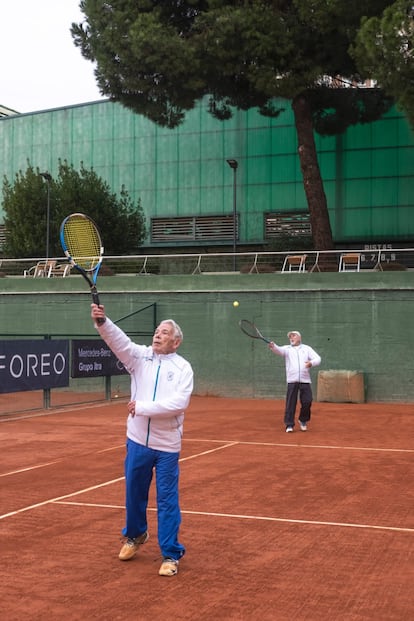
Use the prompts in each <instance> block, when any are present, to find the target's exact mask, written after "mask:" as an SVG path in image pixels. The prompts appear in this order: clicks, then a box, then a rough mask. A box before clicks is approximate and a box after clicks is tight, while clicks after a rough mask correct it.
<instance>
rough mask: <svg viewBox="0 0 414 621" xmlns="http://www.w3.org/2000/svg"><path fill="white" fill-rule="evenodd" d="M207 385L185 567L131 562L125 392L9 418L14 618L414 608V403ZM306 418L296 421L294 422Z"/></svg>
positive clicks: (334, 616)
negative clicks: (124, 532)
mask: <svg viewBox="0 0 414 621" xmlns="http://www.w3.org/2000/svg"><path fill="white" fill-rule="evenodd" d="M282 415H283V402H282V401H271V400H236V399H226V398H214V397H210V398H202V397H194V398H193V399H192V403H191V406H190V408H189V411H188V412H187V417H186V424H185V437H184V442H183V450H182V454H181V486H180V487H181V509H182V517H183V523H182V528H181V539H182V541H183V543H184V544H185V545H186V547H187V554H186V556H185V557H184V558H183V560H182V561H181V563H180V569H179V574H178V576H176V577H173V578H167V577H160V576H158V568H159V565H160V561H161V558H160V553H159V550H158V545H157V536H156V512H155V499H154V496H151V498H150V511H149V530H150V540H149V541H148V543H147V544H145V545H144V546H142V547H141V549H140V551H139V554H138V555H137V557H136V558H135V559H134V560H132V561H128V562H121V561H119V560H118V552H119V549H120V546H121V541H120V532H121V528H122V526H123V520H124V509H123V505H124V482H123V458H124V436H125V416H126V401H122V402H121V401H116V402H112V403H111V404H105V405H102V404H99V405H88V406H83V407H78V408H73V409H69V407H68V408H66V409H61V410H60V411H48V412H36V413H35V414H30V413H29V412H26V413H24V414H19V415H7V416H1V417H0V442H1V456H2V458H1V472H0V474H1V490H2V491H1V499H0V503H1V504H0V533H1V542H0V543H1V564H0V589H1V616H2V619H4V620H5V621H20V620H23V619H24V620H26V621H27V620H31V621H40V620H42V621H43V620H44V619H52V620H53V621H56V620H61V619H62V620H63V619H64V620H71V621H78V620H79V621H85V620H86V619H99V620H100V621H114V620H127V619H139V620H143V621H147V620H148V621H149V620H157V619H160V620H163V619H183V620H186V619H192V620H193V619H213V620H216V619H217V620H218V619H220V620H231V621H238V620H240V621H242V620H243V621H244V620H246V621H247V620H258V621H267V620H269V621H270V620H272V621H274V620H283V621H305V620H306V621H313V620H315V621H316V620H318V621H319V620H320V619H324V620H325V619H326V620H330V621H331V620H340V621H363V620H368V619H369V620H375V621H380V620H386V621H392V620H395V621H403V620H408V619H412V618H414V603H413V586H412V585H413V583H414V512H413V500H414V498H413V480H414V466H413V460H414V446H413V433H412V426H413V423H412V421H413V406H412V405H404V404H362V405H355V404H332V403H314V409H313V418H312V424H311V426H310V428H309V431H308V432H306V433H301V432H300V431H296V430H295V433H293V434H286V433H285V432H284V427H283V424H282ZM296 429H298V428H297V427H296Z"/></svg>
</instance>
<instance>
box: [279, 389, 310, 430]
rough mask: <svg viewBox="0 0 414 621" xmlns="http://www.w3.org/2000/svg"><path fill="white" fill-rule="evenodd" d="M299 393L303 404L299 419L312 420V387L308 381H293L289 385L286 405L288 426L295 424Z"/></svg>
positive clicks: (303, 421)
mask: <svg viewBox="0 0 414 621" xmlns="http://www.w3.org/2000/svg"><path fill="white" fill-rule="evenodd" d="M298 395H299V399H300V406H301V407H300V413H299V420H300V421H302V423H307V422H308V421H309V420H310V417H311V405H312V387H311V385H310V384H308V383H306V384H304V383H300V382H293V383H291V384H288V385H287V392H286V407H285V425H286V427H294V426H295V411H296V405H297V402H298Z"/></svg>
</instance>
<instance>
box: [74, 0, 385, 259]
mask: <svg viewBox="0 0 414 621" xmlns="http://www.w3.org/2000/svg"><path fill="white" fill-rule="evenodd" d="M391 4H392V3H391V2H389V1H387V0H346V2H345V1H344V0H309V1H307V2H304V1H303V0H231V1H227V2H225V1H222V0H187V1H185V0H176V1H171V0H162V1H161V0H153V1H151V0H138V1H136V0H117V1H116V0H115V1H112V2H102V1H100V0H82V2H81V4H80V7H81V10H82V12H83V13H84V15H85V17H86V21H85V22H84V23H80V24H72V29H71V31H72V36H73V39H74V43H75V45H76V46H78V47H79V48H80V49H81V52H82V54H83V56H84V57H85V58H87V59H89V60H92V61H96V63H97V67H96V78H97V83H98V86H99V88H100V91H101V92H102V94H103V95H107V96H109V97H110V99H112V100H114V101H118V102H120V103H121V104H123V105H124V106H126V107H128V108H130V109H131V110H133V111H134V112H136V113H139V114H143V115H145V116H146V117H147V118H149V119H151V120H153V121H154V122H155V123H157V124H159V125H164V126H167V127H176V126H177V125H179V124H180V123H181V122H182V121H183V119H184V118H185V114H186V112H187V111H188V110H191V109H192V108H194V106H195V104H196V102H197V101H199V100H200V99H202V98H203V97H207V99H208V109H209V112H210V113H211V114H212V115H213V116H214V117H216V118H218V119H221V120H224V119H228V118H230V117H231V115H232V114H233V110H234V109H235V108H237V109H241V110H248V109H249V108H253V107H256V108H258V110H259V111H260V113H261V114H263V115H267V116H276V115H278V114H280V112H281V111H282V109H283V106H284V105H286V104H281V98H283V99H284V100H286V99H287V100H290V101H291V102H292V108H293V111H294V114H295V123H296V129H297V133H298V153H299V158H300V162H301V168H302V174H303V178H304V189H305V193H306V198H307V201H308V206H309V211H310V217H311V224H312V231H313V236H314V243H315V245H316V246H317V247H318V248H319V249H322V250H323V249H329V248H331V247H332V244H333V242H332V233H331V229H330V223H329V215H328V210H327V204H326V196H325V193H324V189H323V183H322V179H321V175H320V171H319V166H318V161H317V154H316V148H315V144H314V136H313V130H314V128H316V129H317V131H319V132H320V133H322V134H335V133H338V132H342V131H345V129H346V128H347V127H348V126H349V125H350V124H354V123H360V122H369V121H372V120H376V119H378V118H379V117H380V116H381V115H382V114H383V113H384V111H385V110H387V109H388V108H389V106H390V105H391V102H392V100H391V99H389V98H387V97H385V96H384V93H383V91H382V90H375V89H366V88H358V87H357V85H358V84H359V82H360V75H359V72H358V67H357V64H356V62H355V59H354V57H353V56H352V55H351V54H350V46H351V45H352V44H353V42H354V41H355V37H356V35H357V33H358V29H359V27H360V22H361V18H362V17H364V16H365V17H367V18H371V17H380V16H381V15H382V12H383V10H384V9H385V8H387V7H388V6H390V5H391Z"/></svg>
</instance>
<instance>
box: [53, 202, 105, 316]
mask: <svg viewBox="0 0 414 621" xmlns="http://www.w3.org/2000/svg"><path fill="white" fill-rule="evenodd" d="M60 243H61V244H62V248H63V252H64V253H65V255H66V257H67V259H68V261H69V263H70V264H71V265H72V266H73V267H74V268H75V269H76V270H77V271H78V272H79V273H80V274H82V276H83V277H84V279H85V280H86V282H87V283H88V285H89V287H90V290H91V294H92V300H93V302H94V303H95V304H98V306H99V304H100V302H99V295H98V291H97V288H96V280H97V278H98V272H99V269H100V267H101V265H102V258H103V252H104V249H103V246H102V241H101V236H100V234H99V231H98V227H97V226H96V224H95V222H94V221H93V220H92V218H89V216H85V214H83V213H72V214H71V215H70V216H67V217H66V218H65V219H64V220H63V222H62V224H61V225H60ZM98 323H102V322H99V321H98Z"/></svg>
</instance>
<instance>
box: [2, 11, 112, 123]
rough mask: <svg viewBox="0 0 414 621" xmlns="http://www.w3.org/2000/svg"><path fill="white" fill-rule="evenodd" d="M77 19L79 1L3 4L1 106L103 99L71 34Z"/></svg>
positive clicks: (27, 107)
mask: <svg viewBox="0 0 414 621" xmlns="http://www.w3.org/2000/svg"><path fill="white" fill-rule="evenodd" d="M80 21H82V13H81V11H80V9H79V0H3V2H2V7H1V12H0V53H1V56H0V58H1V65H0V66H1V69H0V105H3V106H6V107H7V108H12V109H13V110H16V111H17V112H34V111H37V110H47V109H50V108H59V107H62V106H67V105H72V104H78V103H86V102H89V101H96V100H98V99H102V96H101V95H100V93H99V90H98V87H97V86H96V82H95V78H94V75H93V69H94V65H93V64H92V63H91V62H89V61H87V60H85V59H84V58H83V56H82V55H81V53H80V50H79V49H78V48H76V47H75V46H74V44H73V40H72V37H71V34H70V27H71V24H72V22H80Z"/></svg>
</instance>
